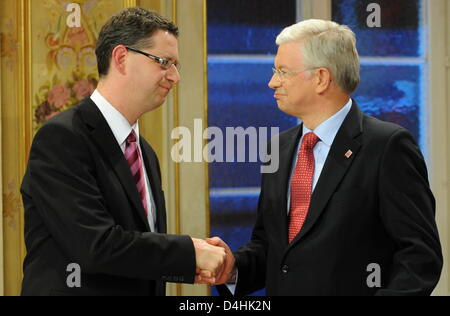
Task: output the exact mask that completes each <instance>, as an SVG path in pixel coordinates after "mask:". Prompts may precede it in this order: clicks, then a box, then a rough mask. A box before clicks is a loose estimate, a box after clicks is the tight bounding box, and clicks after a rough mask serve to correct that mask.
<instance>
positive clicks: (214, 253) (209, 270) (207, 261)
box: [192, 238, 227, 280]
mask: <svg viewBox="0 0 450 316" xmlns="http://www.w3.org/2000/svg"><path fill="white" fill-rule="evenodd" d="M192 242H193V243H194V248H195V260H196V262H197V274H198V273H200V272H201V275H202V277H205V278H211V279H213V280H214V279H215V277H216V276H220V275H221V274H222V271H223V268H224V263H225V259H226V256H227V254H226V252H225V249H224V248H222V247H217V246H213V245H210V244H208V243H207V242H206V241H205V240H202V239H197V238H192Z"/></svg>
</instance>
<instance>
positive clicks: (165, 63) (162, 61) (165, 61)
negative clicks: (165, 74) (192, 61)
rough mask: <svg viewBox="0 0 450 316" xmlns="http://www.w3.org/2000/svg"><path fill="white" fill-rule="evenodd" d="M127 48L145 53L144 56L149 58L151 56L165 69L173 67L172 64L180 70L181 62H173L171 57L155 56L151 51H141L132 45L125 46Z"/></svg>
mask: <svg viewBox="0 0 450 316" xmlns="http://www.w3.org/2000/svg"><path fill="white" fill-rule="evenodd" d="M125 48H126V49H128V50H131V51H133V52H135V53H138V54H142V55H144V56H147V57H148V58H150V59H152V60H153V61H155V62H157V63H158V64H159V65H160V66H161V67H162V68H163V69H165V70H169V69H170V67H172V65H174V66H175V68H176V69H177V70H178V71H179V70H180V64H179V63H177V62H173V61H171V60H169V59H165V58H161V57H158V56H155V55H152V54H149V53H146V52H143V51H140V50H138V49H136V48H132V47H128V46H125Z"/></svg>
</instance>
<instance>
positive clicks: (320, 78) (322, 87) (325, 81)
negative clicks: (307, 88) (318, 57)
mask: <svg viewBox="0 0 450 316" xmlns="http://www.w3.org/2000/svg"><path fill="white" fill-rule="evenodd" d="M332 80H333V79H332V75H331V72H330V70H329V69H327V68H319V69H317V70H316V73H315V81H316V92H317V93H318V94H321V93H323V92H325V91H326V90H327V89H328V88H329V87H330V85H331V82H332Z"/></svg>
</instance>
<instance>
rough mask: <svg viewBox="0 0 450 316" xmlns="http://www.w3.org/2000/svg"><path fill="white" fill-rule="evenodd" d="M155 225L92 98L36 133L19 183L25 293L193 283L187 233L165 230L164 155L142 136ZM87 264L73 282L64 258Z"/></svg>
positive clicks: (141, 289)
mask: <svg viewBox="0 0 450 316" xmlns="http://www.w3.org/2000/svg"><path fill="white" fill-rule="evenodd" d="M140 145H141V149H142V153H143V160H144V163H145V167H146V170H147V173H148V174H147V175H148V178H149V182H150V184H151V190H152V193H153V195H154V200H155V204H156V213H157V228H158V232H159V233H150V232H149V231H150V228H149V225H148V221H147V219H146V215H145V210H144V208H143V205H142V203H141V200H140V197H139V194H138V191H137V188H136V184H135V182H134V179H133V178H132V175H131V171H130V167H129V166H128V163H127V161H126V160H125V157H124V155H123V153H122V151H121V149H120V146H119V145H118V144H117V141H116V139H115V137H114V135H113V133H112V131H111V129H110V128H109V126H108V123H107V122H106V120H105V119H104V117H103V115H102V114H101V112H100V111H99V109H98V108H97V107H96V105H95V104H94V103H93V101H92V100H91V99H90V98H86V99H85V100H83V101H82V102H81V103H80V104H79V105H78V106H76V107H74V108H73V109H70V110H68V111H66V112H64V113H62V114H60V115H58V116H57V117H55V118H54V119H52V120H50V121H49V122H48V123H46V124H45V125H44V126H43V127H42V128H41V129H40V130H39V131H38V132H37V134H36V136H35V138H34V141H33V145H32V147H31V152H30V158H29V163H28V168H27V171H26V174H25V177H24V179H23V183H22V187H21V192H22V197H23V203H24V207H25V242H26V246H27V250H28V254H27V256H26V259H25V262H24V280H23V288H22V294H23V295H53V294H54V295H143V296H146V295H165V282H166V281H168V282H185V283H193V281H194V276H195V250H194V246H193V243H192V241H191V239H190V237H188V236H175V235H167V234H165V233H166V210H165V203H164V193H163V191H162V189H161V175H160V168H159V163H158V159H157V157H156V154H155V152H154V151H153V150H152V148H151V147H150V146H149V144H148V143H147V142H146V141H145V140H144V139H143V138H142V137H140ZM70 263H76V264H79V265H80V268H81V272H82V274H81V288H73V289H72V288H69V287H68V286H67V282H66V281H67V278H68V277H69V276H70V274H71V272H72V271H71V272H67V271H66V269H67V266H68V264H70Z"/></svg>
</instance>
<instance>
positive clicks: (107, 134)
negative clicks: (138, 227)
mask: <svg viewBox="0 0 450 316" xmlns="http://www.w3.org/2000/svg"><path fill="white" fill-rule="evenodd" d="M80 111H81V114H82V116H83V119H84V121H85V122H86V123H87V124H88V125H90V126H91V127H92V128H93V129H92V131H91V135H92V137H93V139H94V141H95V142H96V144H97V146H98V147H99V148H100V150H101V151H102V152H103V154H104V157H105V158H106V159H107V160H108V161H109V163H110V164H111V166H112V167H113V170H114V172H115V173H116V175H117V177H118V178H119V180H120V182H121V184H122V187H123V189H124V191H125V192H126V193H127V196H128V198H129V199H130V201H131V203H132V204H133V206H134V208H133V209H134V210H135V211H136V212H137V215H138V216H139V218H140V219H141V220H142V221H143V222H144V224H145V227H146V228H147V230H148V231H150V226H149V224H148V220H147V216H146V214H145V209H144V206H143V205H142V202H141V199H140V196H139V193H138V190H137V187H136V183H135V181H134V179H133V176H132V174H131V170H130V166H129V165H128V163H127V161H126V160H125V156H124V155H123V152H122V150H121V149H120V146H119V144H117V141H116V138H115V137H114V135H113V133H112V131H111V128H110V127H109V125H108V123H107V122H106V120H105V118H104V117H103V115H102V114H101V112H100V110H99V109H98V108H97V106H96V105H95V103H94V102H93V101H92V100H91V99H90V98H87V99H85V100H84V101H83V102H82V103H81V104H80Z"/></svg>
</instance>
